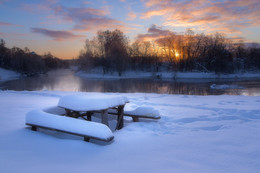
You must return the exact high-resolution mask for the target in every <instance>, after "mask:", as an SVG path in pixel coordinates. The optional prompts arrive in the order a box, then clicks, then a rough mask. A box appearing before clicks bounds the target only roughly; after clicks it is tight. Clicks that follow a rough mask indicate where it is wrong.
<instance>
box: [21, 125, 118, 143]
mask: <svg viewBox="0 0 260 173" xmlns="http://www.w3.org/2000/svg"><path fill="white" fill-rule="evenodd" d="M26 125H29V126H32V127H39V128H42V129H47V130H54V131H57V132H62V133H68V134H71V135H76V136H82V137H84V141H87V142H88V141H89V140H88V138H89V139H96V140H100V141H104V142H109V141H112V140H113V139H114V136H112V137H110V138H106V139H103V138H98V137H95V136H89V135H84V134H79V133H73V132H69V131H65V130H60V129H55V128H51V127H44V126H39V125H35V124H29V123H26ZM85 139H86V140H85Z"/></svg>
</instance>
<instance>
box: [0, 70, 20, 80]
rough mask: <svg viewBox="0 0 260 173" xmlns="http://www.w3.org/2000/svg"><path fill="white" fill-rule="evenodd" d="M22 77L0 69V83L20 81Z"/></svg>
mask: <svg viewBox="0 0 260 173" xmlns="http://www.w3.org/2000/svg"><path fill="white" fill-rule="evenodd" d="M19 77H20V74H19V73H16V72H14V71H11V70H6V69H4V68H1V67H0V82H3V81H8V80H13V79H18V78H19Z"/></svg>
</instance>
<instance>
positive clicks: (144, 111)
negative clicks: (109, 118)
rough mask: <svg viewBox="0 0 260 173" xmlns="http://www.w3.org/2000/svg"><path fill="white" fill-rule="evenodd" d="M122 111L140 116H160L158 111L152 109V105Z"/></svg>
mask: <svg viewBox="0 0 260 173" xmlns="http://www.w3.org/2000/svg"><path fill="white" fill-rule="evenodd" d="M124 113H125V114H130V115H142V116H149V117H155V118H160V113H159V111H158V110H156V109H154V108H153V107H138V108H136V109H134V110H131V111H124Z"/></svg>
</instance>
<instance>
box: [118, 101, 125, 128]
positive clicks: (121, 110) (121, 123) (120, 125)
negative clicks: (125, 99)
mask: <svg viewBox="0 0 260 173" xmlns="http://www.w3.org/2000/svg"><path fill="white" fill-rule="evenodd" d="M124 107H125V105H121V106H118V108H117V113H118V117H117V125H116V129H117V130H120V129H122V128H123V127H124Z"/></svg>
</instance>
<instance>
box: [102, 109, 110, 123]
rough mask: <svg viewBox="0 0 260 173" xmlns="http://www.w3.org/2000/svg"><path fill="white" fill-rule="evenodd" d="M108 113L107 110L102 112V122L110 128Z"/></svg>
mask: <svg viewBox="0 0 260 173" xmlns="http://www.w3.org/2000/svg"><path fill="white" fill-rule="evenodd" d="M107 112H108V110H107V109H105V110H102V111H101V120H102V121H101V122H102V124H105V125H107V126H108V127H109V125H108V117H107V116H108V115H107Z"/></svg>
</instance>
